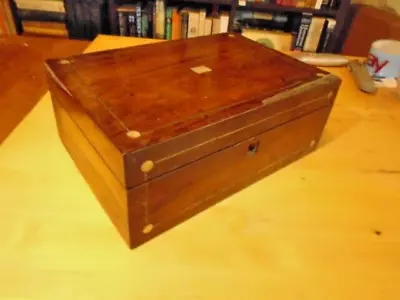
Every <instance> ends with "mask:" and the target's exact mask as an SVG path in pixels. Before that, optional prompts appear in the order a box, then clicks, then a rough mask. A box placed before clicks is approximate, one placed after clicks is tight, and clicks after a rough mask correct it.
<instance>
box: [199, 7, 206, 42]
mask: <svg viewBox="0 0 400 300" xmlns="http://www.w3.org/2000/svg"><path fill="white" fill-rule="evenodd" d="M206 13H207V12H206V10H205V9H200V12H199V36H203V35H204V29H205V28H204V27H205V26H206V24H205V23H206Z"/></svg>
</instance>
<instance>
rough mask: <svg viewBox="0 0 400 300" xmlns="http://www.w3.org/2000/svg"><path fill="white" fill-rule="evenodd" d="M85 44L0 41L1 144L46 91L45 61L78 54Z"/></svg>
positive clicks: (21, 39)
mask: <svg viewBox="0 0 400 300" xmlns="http://www.w3.org/2000/svg"><path fill="white" fill-rule="evenodd" d="M88 45H89V43H88V42H83V41H72V40H67V39H57V38H54V39H53V38H34V37H21V36H13V37H7V38H4V37H0V65H1V72H0V105H1V107H2V109H1V110H0V143H1V142H2V141H3V140H4V139H5V138H6V137H7V136H8V135H9V134H10V132H11V131H12V130H13V129H14V128H15V127H16V126H17V125H18V123H19V122H20V121H21V120H22V119H23V118H24V117H25V115H26V114H27V113H28V112H29V111H30V110H31V109H32V108H33V107H34V106H35V105H36V103H37V102H38V101H39V100H40V98H41V97H42V96H43V95H44V93H45V92H46V91H47V80H46V73H45V69H44V61H45V60H46V59H49V58H55V57H59V56H68V55H74V54H79V53H81V52H82V51H83V50H84V49H85V48H86V47H87V46H88Z"/></svg>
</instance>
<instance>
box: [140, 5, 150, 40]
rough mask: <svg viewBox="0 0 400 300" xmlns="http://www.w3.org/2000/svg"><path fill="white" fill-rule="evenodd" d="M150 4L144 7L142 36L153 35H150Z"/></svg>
mask: <svg viewBox="0 0 400 300" xmlns="http://www.w3.org/2000/svg"><path fill="white" fill-rule="evenodd" d="M149 23H150V22H149V5H148V3H147V4H146V5H145V6H144V7H143V9H142V37H151V36H150V35H149Z"/></svg>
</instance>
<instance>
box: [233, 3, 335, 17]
mask: <svg viewBox="0 0 400 300" xmlns="http://www.w3.org/2000/svg"><path fill="white" fill-rule="evenodd" d="M238 9H254V10H265V11H273V12H298V13H312V14H314V15H318V16H326V17H336V15H337V13H338V11H337V10H326V9H325V10H324V9H314V8H309V7H295V6H282V5H276V4H270V3H262V2H247V3H246V5H245V6H238Z"/></svg>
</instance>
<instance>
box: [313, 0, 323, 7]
mask: <svg viewBox="0 0 400 300" xmlns="http://www.w3.org/2000/svg"><path fill="white" fill-rule="evenodd" d="M321 6H322V0H317V2H315V5H314V8H315V9H321Z"/></svg>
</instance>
